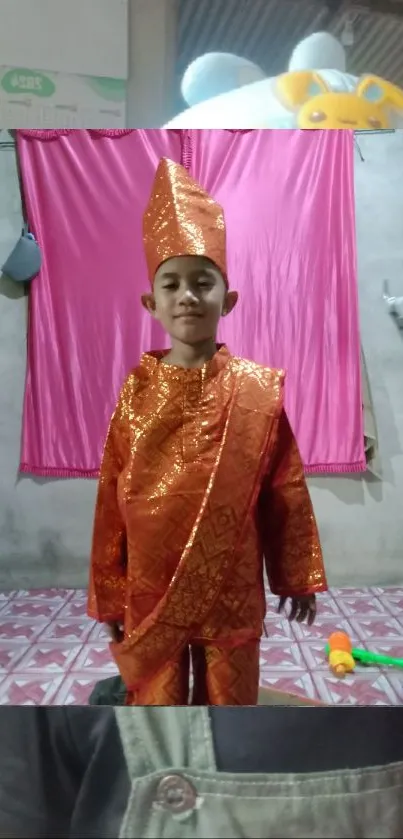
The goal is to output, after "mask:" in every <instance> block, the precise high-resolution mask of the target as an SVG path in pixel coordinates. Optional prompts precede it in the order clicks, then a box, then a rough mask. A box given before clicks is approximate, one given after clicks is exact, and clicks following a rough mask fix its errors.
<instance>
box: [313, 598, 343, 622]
mask: <svg viewBox="0 0 403 839" xmlns="http://www.w3.org/2000/svg"><path fill="white" fill-rule="evenodd" d="M317 615H318V618H319V617H320V618H333V620H338V619H339V618H342V617H344V615H343V613H342V612H341V611H340V604H339V602H338V601H336V600H335V599H334V597H323V595H320V596H318V598H317Z"/></svg>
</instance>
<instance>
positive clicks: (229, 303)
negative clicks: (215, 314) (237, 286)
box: [222, 291, 239, 317]
mask: <svg viewBox="0 0 403 839" xmlns="http://www.w3.org/2000/svg"><path fill="white" fill-rule="evenodd" d="M238 298H239V294H238V292H237V291H227V294H226V296H225V300H224V305H223V309H222V313H223V317H225V316H226V315H229V314H230V313H231V312H232V311H233V310H234V309H235V306H236V304H237V303H238Z"/></svg>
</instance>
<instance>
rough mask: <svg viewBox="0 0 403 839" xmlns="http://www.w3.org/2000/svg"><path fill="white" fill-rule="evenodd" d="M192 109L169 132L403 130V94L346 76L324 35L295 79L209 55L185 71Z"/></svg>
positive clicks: (310, 41) (340, 52)
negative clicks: (400, 128) (269, 75)
mask: <svg viewBox="0 0 403 839" xmlns="http://www.w3.org/2000/svg"><path fill="white" fill-rule="evenodd" d="M182 93H183V96H184V99H185V101H186V102H187V104H188V106H189V107H188V108H187V109H186V110H184V111H182V113H180V114H178V116H176V117H175V118H174V119H173V120H171V121H170V122H169V123H168V124H167V125H166V126H165V127H166V128H184V129H186V128H188V129H189V128H233V129H247V128H310V129H312V128H350V129H357V130H358V129H359V130H369V129H372V130H374V129H375V130H381V129H387V128H395V127H397V126H399V125H403V91H402V90H401V89H400V88H398V87H396V86H395V85H393V84H391V83H390V82H388V81H386V80H385V79H380V78H378V77H377V76H374V75H369V74H368V75H366V76H364V77H362V78H361V79H359V78H357V77H356V76H353V75H350V74H349V73H347V72H346V55H345V51H344V48H343V46H342V44H340V42H339V41H337V40H336V39H335V38H334V37H333V36H332V35H329V34H328V33H327V32H317V33H315V34H313V35H310V36H309V37H308V38H305V39H304V40H303V41H301V43H300V44H298V45H297V46H296V48H295V49H294V51H293V53H292V55H291V58H290V62H289V68H288V71H286V72H285V73H283V74H281V75H279V76H276V77H273V78H265V76H264V73H263V72H262V70H261V69H260V68H259V67H257V66H256V65H254V64H253V63H252V62H250V61H247V60H246V59H244V58H241V57H239V56H237V55H231V54H230V53H208V54H206V55H204V56H201V57H200V58H198V59H196V61H194V62H192V64H191V65H190V66H189V67H188V69H187V70H186V73H185V74H184V77H183V81H182Z"/></svg>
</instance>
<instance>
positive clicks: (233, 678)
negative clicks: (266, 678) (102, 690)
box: [126, 641, 259, 705]
mask: <svg viewBox="0 0 403 839" xmlns="http://www.w3.org/2000/svg"><path fill="white" fill-rule="evenodd" d="M190 662H192V670H193V691H192V695H191V696H190V689H189V683H190ZM258 690H259V642H257V641H251V642H250V643H248V644H244V645H243V646H240V647H235V648H232V649H225V648H222V647H213V646H192V647H190V648H186V649H185V650H184V651H183V653H182V654H181V656H180V658H178V660H177V661H174V662H169V663H168V664H166V665H165V667H164V668H163V669H162V670H160V671H159V672H158V673H157V675H156V676H155V677H154V678H153V679H150V681H149V682H146V683H145V684H144V685H143V686H142V687H141V688H140V689H139V690H137V691H136V692H135V693H128V695H127V698H126V704H127V705H188V704H189V701H190V704H191V705H257V700H258Z"/></svg>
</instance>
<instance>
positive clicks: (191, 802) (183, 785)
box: [156, 775, 197, 815]
mask: <svg viewBox="0 0 403 839" xmlns="http://www.w3.org/2000/svg"><path fill="white" fill-rule="evenodd" d="M196 799H197V793H196V790H195V789H194V787H193V786H192V784H191V783H190V782H189V781H188V780H186V778H183V777H182V775H166V777H165V778H163V779H162V780H161V781H160V782H159V784H158V788H157V796H156V804H158V806H160V807H163V808H164V809H165V810H169V811H170V812H171V813H173V814H177V815H180V814H181V813H186V812H188V811H189V810H193V809H194V807H195V804H196Z"/></svg>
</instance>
